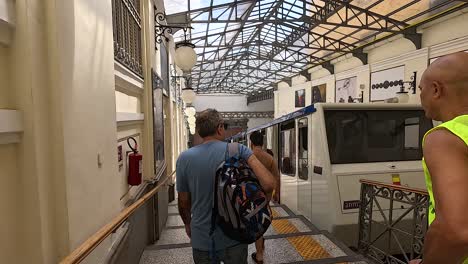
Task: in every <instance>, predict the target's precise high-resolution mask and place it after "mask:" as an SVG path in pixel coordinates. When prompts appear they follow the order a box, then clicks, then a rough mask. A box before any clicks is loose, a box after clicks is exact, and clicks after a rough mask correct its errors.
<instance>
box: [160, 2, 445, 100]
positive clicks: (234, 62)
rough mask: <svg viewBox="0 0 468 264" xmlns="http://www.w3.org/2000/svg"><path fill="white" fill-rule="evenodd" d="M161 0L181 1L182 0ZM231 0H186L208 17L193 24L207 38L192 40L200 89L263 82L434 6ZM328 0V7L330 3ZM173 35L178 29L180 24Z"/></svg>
mask: <svg viewBox="0 0 468 264" xmlns="http://www.w3.org/2000/svg"><path fill="white" fill-rule="evenodd" d="M165 1H166V2H168V1H171V2H173V3H172V4H174V3H175V2H177V3H179V4H180V2H183V1H184V0H165ZM237 1H241V2H243V3H242V4H239V5H238V6H237V15H236V8H232V6H229V5H226V3H233V2H234V1H228V0H213V6H212V7H210V4H211V0H196V1H191V3H190V4H191V9H192V10H193V9H196V8H200V7H205V8H204V9H203V10H202V11H192V12H189V13H190V14H188V17H194V16H197V15H198V17H196V18H195V20H198V21H205V20H211V21H207V22H209V23H193V24H192V26H193V27H194V29H193V30H192V32H191V33H192V34H191V37H192V39H193V43H195V44H196V45H197V47H203V46H206V48H205V49H202V50H200V49H199V48H197V53H199V54H198V55H199V56H198V60H199V64H200V65H203V67H201V68H197V69H198V71H197V73H196V74H194V76H193V78H194V80H193V81H194V84H197V85H198V87H197V89H199V90H206V91H216V92H222V91H234V90H233V89H237V88H236V87H245V90H243V89H244V88H243V89H239V90H238V91H245V92H251V91H254V90H258V89H260V88H262V89H264V88H267V87H268V86H269V85H270V83H271V82H277V81H278V80H280V79H281V78H283V77H284V76H293V75H294V74H297V73H298V72H299V71H301V70H304V69H307V68H306V67H311V66H313V65H316V64H317V63H320V62H323V61H324V60H328V59H331V58H335V57H337V56H341V55H343V54H345V53H343V51H346V52H350V51H352V50H353V49H354V48H355V47H358V46H360V45H362V44H366V43H368V42H369V41H371V40H373V39H375V37H379V36H382V35H387V34H389V33H388V31H393V32H396V31H397V30H401V29H403V28H404V27H406V26H407V24H408V23H414V22H415V21H421V20H422V19H424V17H427V16H428V15H432V14H433V13H429V12H426V10H428V9H429V8H431V7H432V6H431V5H434V4H433V2H434V1H431V0H392V1H384V0H352V1H349V5H347V6H346V7H345V8H341V10H329V9H327V10H323V7H324V6H325V2H326V1H322V0H256V1H253V3H252V2H248V0H237ZM346 2H347V1H346ZM327 3H328V4H327V7H330V5H336V3H335V4H329V3H330V2H327ZM440 3H444V1H439V2H437V4H440ZM253 4H254V5H255V6H254V7H253V8H250V7H252V5H253ZM216 5H221V6H216ZM304 6H305V9H306V10H303V7H304ZM447 6H448V5H446V6H444V8H446V7H447ZM208 7H209V8H208ZM181 8H183V7H181ZM366 8H368V9H369V10H366ZM181 10H182V9H181ZM424 12H426V14H423V13H424ZM208 14H212V16H210V15H208ZM304 14H305V15H308V16H312V15H313V16H314V18H315V19H318V20H320V21H321V24H319V25H317V24H316V23H312V24H309V23H305V21H307V19H306V20H303V18H302V17H303V15H304ZM216 19H218V21H216ZM272 19H276V21H275V22H272V21H271V20H272ZM392 19H393V20H392ZM220 21H221V22H220ZM229 21H235V22H229ZM278 22H279V23H278ZM306 27H307V28H306ZM383 27H385V28H383ZM308 32H310V33H311V34H309V33H308ZM174 35H175V36H179V39H181V37H182V34H181V32H177V33H176V34H174ZM205 36H208V37H207V40H205V38H206V37H205ZM309 42H310V43H309ZM338 48H339V49H338ZM201 61H204V62H201ZM204 72H208V74H202V73H204ZM200 78H204V79H205V80H203V81H201V80H199V79H200ZM247 83H248V84H249V85H246V84H247ZM202 88H203V89H202Z"/></svg>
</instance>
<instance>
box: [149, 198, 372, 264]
mask: <svg viewBox="0 0 468 264" xmlns="http://www.w3.org/2000/svg"><path fill="white" fill-rule="evenodd" d="M272 212H273V215H274V217H275V218H276V219H274V220H273V221H274V222H273V224H272V225H271V227H270V228H269V229H268V230H267V232H266V233H265V235H264V237H265V238H266V240H265V263H269V264H270V263H271V264H275V263H293V262H294V263H295V262H303V263H313V264H326V263H329V264H332V263H348V264H353V263H354V264H365V263H367V262H365V261H364V260H362V258H361V257H359V256H357V255H355V254H354V253H352V252H351V251H350V250H347V249H343V248H340V247H339V246H337V245H336V243H334V242H333V239H332V238H330V236H329V235H325V234H323V233H321V232H320V231H318V229H317V228H315V227H314V226H313V225H312V224H311V223H310V222H308V221H307V220H306V219H305V218H304V217H302V216H296V215H294V214H293V213H292V212H291V211H290V210H289V209H288V208H286V207H284V206H272ZM176 213H177V205H176V203H175V202H173V203H171V204H170V205H169V216H168V219H167V223H166V227H168V228H166V229H164V230H163V232H162V234H161V238H160V239H159V240H158V241H157V243H156V244H154V245H151V246H149V247H148V248H147V249H146V250H145V252H144V253H143V255H142V257H141V259H140V264H153V263H164V264H170V263H176V264H185V263H193V259H192V249H191V247H190V240H189V238H188V237H187V235H186V234H185V229H184V228H183V222H182V219H181V218H180V217H179V216H178V215H177V214H176ZM253 252H255V245H254V244H251V245H249V259H248V263H249V264H251V263H252V264H253V263H254V262H253V260H252V259H251V258H250V254H251V253H253ZM346 252H347V253H350V252H351V253H350V255H347V254H346Z"/></svg>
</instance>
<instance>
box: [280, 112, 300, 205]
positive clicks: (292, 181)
mask: <svg viewBox="0 0 468 264" xmlns="http://www.w3.org/2000/svg"><path fill="white" fill-rule="evenodd" d="M295 127H296V120H291V121H288V122H284V123H282V124H281V125H280V133H279V163H280V164H279V167H280V169H281V171H280V172H281V181H280V186H281V193H280V199H281V203H282V204H285V205H286V206H288V207H289V208H290V209H291V210H293V211H295V212H297V177H296V174H297V173H296V167H297V155H296V153H297V151H296V141H297V139H296V129H295Z"/></svg>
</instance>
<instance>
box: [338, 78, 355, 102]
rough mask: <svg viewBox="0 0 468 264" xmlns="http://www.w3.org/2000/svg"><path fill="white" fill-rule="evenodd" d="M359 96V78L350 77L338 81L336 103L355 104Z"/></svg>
mask: <svg viewBox="0 0 468 264" xmlns="http://www.w3.org/2000/svg"><path fill="white" fill-rule="evenodd" d="M356 95H357V77H356V76H354V77H349V78H346V79H342V80H339V81H336V83H335V102H337V103H345V102H350V103H352V102H353V98H354V97H356Z"/></svg>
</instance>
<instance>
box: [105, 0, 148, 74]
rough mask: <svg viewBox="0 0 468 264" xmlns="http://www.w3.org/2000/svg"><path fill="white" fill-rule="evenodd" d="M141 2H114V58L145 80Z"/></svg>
mask: <svg viewBox="0 0 468 264" xmlns="http://www.w3.org/2000/svg"><path fill="white" fill-rule="evenodd" d="M140 12H141V11H140V0H112V22H113V29H114V31H113V33H114V58H115V60H117V61H118V62H120V63H121V64H123V65H124V66H126V67H127V68H128V69H129V70H131V71H132V72H133V73H135V74H136V75H138V76H140V77H141V78H143V67H142V55H141V51H142V47H141V13H140Z"/></svg>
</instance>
